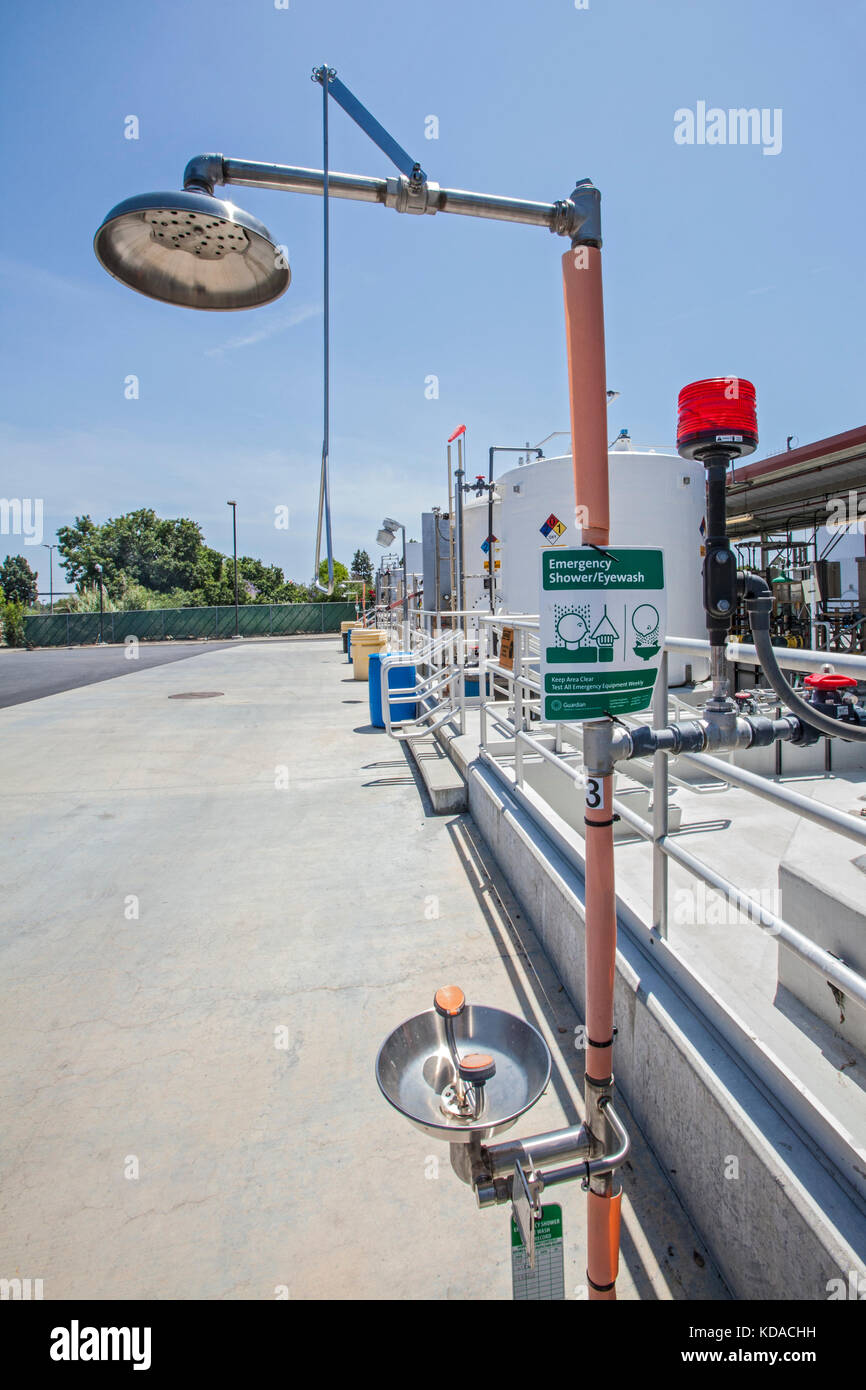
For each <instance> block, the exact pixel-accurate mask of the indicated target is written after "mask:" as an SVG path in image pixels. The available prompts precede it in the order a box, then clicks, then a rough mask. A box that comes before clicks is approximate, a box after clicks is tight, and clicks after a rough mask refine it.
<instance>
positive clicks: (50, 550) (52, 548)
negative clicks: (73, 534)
mask: <svg viewBox="0 0 866 1390" xmlns="http://www.w3.org/2000/svg"><path fill="white" fill-rule="evenodd" d="M42 549H43V550H47V551H48V591H49V593H50V595H51V597H50V600H49V609H48V611H49V612H50V613H53V612H54V552H55V550H56V549H57V546H56V545H49V544H48V542H47V541H43V542H42Z"/></svg>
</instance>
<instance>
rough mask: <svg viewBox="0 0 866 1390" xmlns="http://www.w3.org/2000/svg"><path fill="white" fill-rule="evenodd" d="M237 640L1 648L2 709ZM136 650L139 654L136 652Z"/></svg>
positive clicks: (224, 645)
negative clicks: (33, 648)
mask: <svg viewBox="0 0 866 1390" xmlns="http://www.w3.org/2000/svg"><path fill="white" fill-rule="evenodd" d="M231 646H234V642H231V641H229V642H154V643H151V644H149V643H145V642H140V643H139V644H138V646H137V647H135V648H132V647H127V646H123V647H121V646H119V645H118V646H114V647H60V648H55V647H46V648H43V649H39V648H37V649H36V650H35V651H27V650H25V649H24V648H17V647H16V648H13V649H9V650H6V649H3V650H0V709H3V708H5V707H6V706H7V705H23V704H26V703H27V701H28V700H41V699H42V698H43V697H44V696H45V695H58V694H59V693H60V692H61V691H62V690H75V689H77V688H78V686H81V685H95V684H96V683H97V682H98V681H110V680H114V679H115V678H116V677H117V676H130V675H133V674H134V673H135V672H136V671H145V670H147V669H148V668H149V667H151V666H165V665H166V664H167V663H168V662H172V661H189V660H190V659H191V658H192V657H196V656H202V655H204V653H205V652H215V651H221V650H222V649H223V648H224V647H231ZM132 651H135V653H136V655H135V656H134V657H133V656H131V655H130V653H131V652H132Z"/></svg>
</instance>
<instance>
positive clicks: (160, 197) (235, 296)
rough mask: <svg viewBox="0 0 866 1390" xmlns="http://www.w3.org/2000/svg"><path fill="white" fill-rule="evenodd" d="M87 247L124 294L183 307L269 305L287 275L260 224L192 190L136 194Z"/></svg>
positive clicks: (277, 250) (113, 213)
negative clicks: (132, 292) (133, 292)
mask: <svg viewBox="0 0 866 1390" xmlns="http://www.w3.org/2000/svg"><path fill="white" fill-rule="evenodd" d="M93 249H94V251H95V252H96V256H97V259H98V260H99V262H100V264H101V265H103V266H104V267H105V269H106V270H107V271H108V272H109V274H110V275H113V276H114V277H115V279H117V280H120V281H121V282H122V283H123V284H124V285H128V286H129V287H130V289H133V290H138V292H139V294H146V295H149V297H150V298H151V299H161V300H163V301H164V302H165V303H167V304H180V305H183V306H184V307H185V308H187V309H252V308H255V307H256V306H257V305H259V304H269V303H270V302H271V300H273V299H277V298H278V297H279V296H280V295H281V294H283V292H284V291H285V290H287V289H288V287H289V284H290V282H291V278H292V275H291V271H290V270H289V266H288V263H287V261H286V259H285V256H284V254H283V252H282V251H281V250H280V248H278V247H277V246H276V245H275V244H274V241H273V238H272V237H271V234H270V232H269V231H268V229H267V227H266V226H265V225H264V223H262V222H259V220H258V218H257V217H252V216H251V215H250V213H248V212H244V211H243V210H242V209H241V208H238V207H235V205H234V203H227V202H223V201H221V200H220V199H219V198H214V197H212V196H211V195H210V194H209V193H205V192H201V191H199V190H192V189H187V190H186V191H185V192H183V193H142V194H139V196H138V197H136V198H127V199H126V201H125V202H123V203H118V205H117V207H115V208H112V209H111V212H110V213H109V214H108V216H107V217H106V218H105V220H104V221H103V223H102V226H101V227H100V228H99V231H98V232H97V233H96V236H95V237H94V240H93Z"/></svg>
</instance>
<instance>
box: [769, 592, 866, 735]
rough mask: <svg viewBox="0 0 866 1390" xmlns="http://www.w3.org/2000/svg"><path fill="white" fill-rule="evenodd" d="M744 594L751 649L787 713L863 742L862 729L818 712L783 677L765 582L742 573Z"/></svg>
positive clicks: (821, 729) (822, 729)
mask: <svg viewBox="0 0 866 1390" xmlns="http://www.w3.org/2000/svg"><path fill="white" fill-rule="evenodd" d="M746 595H747V598H746V608H747V610H748V614H749V622H750V623H751V627H752V638H753V640H754V643H755V651H756V652H757V654H758V660H759V661H760V663H761V668H762V669H763V671H764V674H765V675H766V677H767V680H768V681H769V682H770V685H771V686H772V688H773V690H774V691H775V692H776V694H777V695H778V697H779V699H780V700H781V701H782V703H783V704H785V705H787V707H788V709H789V710H790V711H791V713H792V714H796V716H797V718H798V719H802V721H803V723H804V724H809V725H811V727H812V728H813V729H817V730H818V732H819V733H822V734H829V736H830V737H831V738H841V739H844V740H845V741H846V742H850V743H866V728H861V727H860V726H859V725H856V724H853V725H852V724H842V723H841V722H840V721H839V720H838V719H832V718H831V717H830V716H829V715H827V714H822V713H821V711H820V710H819V709H816V708H815V706H814V705H810V704H809V702H808V700H803V699H801V697H800V696H799V695H798V694H797V693H796V691H795V690H794V689H793V688H792V687H791V686H790V685H789V684H788V682H787V681H786V680H785V677H784V676H783V675H782V672H781V670H780V669H779V663H778V661H777V660H776V649H775V647H774V646H773V644H772V642H771V641H770V613H771V611H772V607H773V599H772V595H771V594H770V590H769V588H768V586H767V584H766V583H765V581H764V580H763V579H761V577H760V575H757V574H750V575H747V576H746ZM843 731H844V732H843Z"/></svg>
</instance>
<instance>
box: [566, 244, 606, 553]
mask: <svg viewBox="0 0 866 1390" xmlns="http://www.w3.org/2000/svg"><path fill="white" fill-rule="evenodd" d="M562 278H563V289H564V293H565V335H566V346H567V349H568V385H569V396H570V402H571V463H572V469H573V471H574V501H575V524H576V525H577V526H578V527H579V528H581V529H582V531H583V540H584V543H587V542H588V543H589V544H590V545H607V544H608V540H609V532H610V496H609V485H608V468H607V380H606V376H605V362H604V302H603V298H602V286H601V250H600V248H599V247H598V246H575V247H573V248H572V250H570V251H566V253H565V255H564V256H563V258H562Z"/></svg>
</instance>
